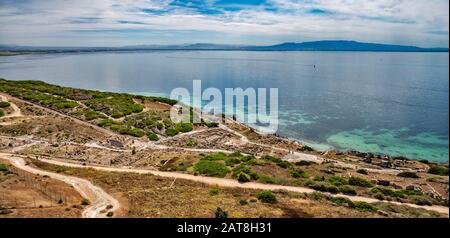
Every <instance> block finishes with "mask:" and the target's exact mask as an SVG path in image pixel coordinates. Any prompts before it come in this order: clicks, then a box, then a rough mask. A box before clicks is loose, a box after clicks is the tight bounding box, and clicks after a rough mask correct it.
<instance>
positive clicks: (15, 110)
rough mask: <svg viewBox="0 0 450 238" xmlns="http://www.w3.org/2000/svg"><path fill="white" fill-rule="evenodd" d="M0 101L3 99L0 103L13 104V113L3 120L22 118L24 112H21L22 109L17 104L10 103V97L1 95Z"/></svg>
mask: <svg viewBox="0 0 450 238" xmlns="http://www.w3.org/2000/svg"><path fill="white" fill-rule="evenodd" d="M0 99H1V100H0V101H4V102H9V103H10V104H11V106H10V107H11V109H12V110H13V112H12V113H9V114H8V115H5V116H3V117H2V118H13V117H21V116H23V115H22V112H21V111H20V108H19V107H18V106H17V105H16V104H14V103H12V102H10V101H9V100H8V99H9V98H8V96H6V95H4V94H0Z"/></svg>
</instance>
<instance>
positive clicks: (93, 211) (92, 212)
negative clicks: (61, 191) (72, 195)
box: [0, 154, 120, 218]
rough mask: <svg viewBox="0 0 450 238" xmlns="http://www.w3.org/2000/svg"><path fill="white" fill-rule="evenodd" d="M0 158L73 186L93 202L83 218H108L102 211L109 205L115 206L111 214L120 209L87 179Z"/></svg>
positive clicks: (20, 159)
mask: <svg viewBox="0 0 450 238" xmlns="http://www.w3.org/2000/svg"><path fill="white" fill-rule="evenodd" d="M0 156H1V158H2V159H6V160H8V161H9V162H11V164H12V165H13V166H14V167H17V168H18V169H21V170H24V171H27V172H29V173H32V174H38V175H48V176H50V177H51V178H53V179H57V180H60V181H63V182H65V183H67V184H70V185H72V186H73V187H74V189H75V190H76V191H78V192H79V193H80V195H81V196H82V197H83V198H86V199H88V200H89V201H91V204H90V205H89V206H87V207H86V209H85V210H84V211H83V213H82V216H83V217H85V218H97V217H106V213H101V211H102V210H104V209H106V206H108V205H112V206H113V207H112V208H111V209H110V210H108V211H111V212H114V211H116V210H117V209H119V207H120V203H119V202H118V201H117V200H116V199H115V198H113V197H112V196H111V195H109V194H107V193H106V192H105V191H103V189H101V188H100V187H97V186H95V185H93V184H92V183H91V182H89V181H87V180H85V179H81V178H77V177H72V176H67V175H62V174H57V173H52V172H48V171H44V170H40V169H36V168H33V167H30V166H28V165H26V163H25V161H24V159H22V158H21V157H18V156H14V155H10V154H0Z"/></svg>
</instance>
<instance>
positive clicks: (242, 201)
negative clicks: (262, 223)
mask: <svg viewBox="0 0 450 238" xmlns="http://www.w3.org/2000/svg"><path fill="white" fill-rule="evenodd" d="M239 204H240V205H241V206H244V205H248V202H247V200H244V199H242V200H239Z"/></svg>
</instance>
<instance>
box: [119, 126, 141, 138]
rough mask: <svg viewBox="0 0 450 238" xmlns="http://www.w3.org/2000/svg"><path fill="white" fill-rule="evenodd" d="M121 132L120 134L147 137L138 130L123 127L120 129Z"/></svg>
mask: <svg viewBox="0 0 450 238" xmlns="http://www.w3.org/2000/svg"><path fill="white" fill-rule="evenodd" d="M119 132H120V134H124V135H130V136H134V137H143V136H144V135H145V132H144V131H143V130H141V129H138V128H128V127H123V128H120V129H119Z"/></svg>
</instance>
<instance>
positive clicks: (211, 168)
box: [194, 160, 229, 178]
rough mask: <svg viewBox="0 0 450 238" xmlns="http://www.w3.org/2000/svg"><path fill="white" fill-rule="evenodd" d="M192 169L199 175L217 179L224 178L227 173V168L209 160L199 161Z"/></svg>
mask: <svg viewBox="0 0 450 238" xmlns="http://www.w3.org/2000/svg"><path fill="white" fill-rule="evenodd" d="M194 168H195V170H196V171H197V172H199V173H200V174H205V175H208V176H212V177H219V178H223V177H225V176H226V175H227V173H228V172H229V169H228V168H227V166H225V165H223V164H221V163H218V162H215V161H209V160H200V161H199V162H198V163H197V164H195V165H194Z"/></svg>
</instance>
